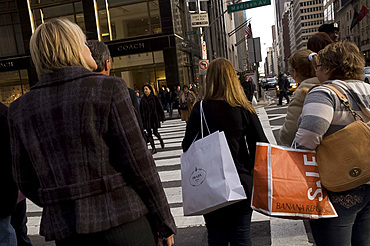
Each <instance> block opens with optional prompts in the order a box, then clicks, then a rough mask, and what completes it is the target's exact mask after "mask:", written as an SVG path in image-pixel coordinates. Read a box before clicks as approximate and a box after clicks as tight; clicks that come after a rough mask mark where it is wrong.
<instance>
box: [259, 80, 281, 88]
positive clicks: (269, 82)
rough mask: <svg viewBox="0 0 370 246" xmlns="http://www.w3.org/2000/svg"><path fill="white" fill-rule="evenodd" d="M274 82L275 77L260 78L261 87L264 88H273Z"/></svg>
mask: <svg viewBox="0 0 370 246" xmlns="http://www.w3.org/2000/svg"><path fill="white" fill-rule="evenodd" d="M276 84H277V80H276V78H266V79H265V80H262V87H263V89H265V90H268V89H269V88H275V86H276Z"/></svg>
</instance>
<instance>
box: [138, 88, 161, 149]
mask: <svg viewBox="0 0 370 246" xmlns="http://www.w3.org/2000/svg"><path fill="white" fill-rule="evenodd" d="M143 92H144V96H143V97H142V98H141V102H140V113H141V118H142V120H143V126H144V129H145V130H146V131H147V133H148V141H149V143H150V145H151V146H152V154H155V153H157V150H156V148H155V145H154V139H153V134H154V135H155V136H156V137H157V138H158V140H159V143H160V144H161V148H164V142H163V139H162V138H161V135H159V132H158V128H159V127H161V122H162V123H163V122H164V120H165V118H164V112H163V109H162V105H161V102H160V101H159V99H158V97H157V96H156V95H154V91H153V88H152V86H150V85H144V86H143ZM152 130H153V131H152Z"/></svg>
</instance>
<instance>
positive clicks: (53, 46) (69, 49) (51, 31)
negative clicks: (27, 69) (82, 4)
mask: <svg viewBox="0 0 370 246" xmlns="http://www.w3.org/2000/svg"><path fill="white" fill-rule="evenodd" d="M85 42H86V36H85V34H84V33H83V32H82V30H81V28H80V27H79V26H78V25H77V24H75V23H72V22H71V21H69V20H68V19H53V20H50V21H48V22H45V23H43V24H41V25H40V26H39V27H37V29H36V31H35V32H34V33H33V34H32V36H31V40H30V51H31V56H32V61H33V63H34V65H35V67H36V72H37V75H38V77H41V75H43V74H45V73H51V72H53V71H55V70H57V69H60V68H63V67H67V66H82V67H85V68H86V69H88V70H90V71H91V70H92V69H91V68H90V67H89V66H88V65H87V63H86V61H85V59H84V58H83V56H82V45H83V44H84V43H85Z"/></svg>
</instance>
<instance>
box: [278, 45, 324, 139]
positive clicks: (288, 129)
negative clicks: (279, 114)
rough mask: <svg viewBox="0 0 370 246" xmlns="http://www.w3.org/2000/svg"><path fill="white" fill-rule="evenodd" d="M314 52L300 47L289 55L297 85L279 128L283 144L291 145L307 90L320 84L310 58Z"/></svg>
mask: <svg viewBox="0 0 370 246" xmlns="http://www.w3.org/2000/svg"><path fill="white" fill-rule="evenodd" d="M315 55H316V53H313V52H312V51H311V50H308V49H301V50H297V51H296V52H294V53H293V54H292V55H291V56H290V57H289V66H290V69H291V75H292V77H293V79H294V80H295V81H296V82H297V83H298V84H299V87H298V88H297V90H296V91H295V92H294V94H293V98H292V100H291V102H290V104H289V106H288V111H287V115H286V117H285V122H284V125H283V127H282V128H281V129H280V132H279V138H280V141H281V143H282V144H283V145H285V146H291V145H292V142H293V139H294V136H295V133H296V132H297V129H298V123H297V121H298V118H299V116H300V115H301V113H302V107H303V102H304V99H305V98H306V95H307V93H308V91H309V90H310V89H311V88H312V87H313V86H315V85H318V84H320V82H319V80H318V79H317V77H316V75H315V69H314V68H313V65H312V60H313V58H314V56H315Z"/></svg>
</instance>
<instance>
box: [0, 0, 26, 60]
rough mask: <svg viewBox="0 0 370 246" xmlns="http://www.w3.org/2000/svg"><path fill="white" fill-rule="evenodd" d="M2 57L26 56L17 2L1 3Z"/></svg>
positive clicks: (0, 36) (0, 38) (0, 46)
mask: <svg viewBox="0 0 370 246" xmlns="http://www.w3.org/2000/svg"><path fill="white" fill-rule="evenodd" d="M0 40H1V45H0V57H7V56H16V55H23V54H25V49H24V45H23V36H22V30H21V24H20V20H19V14H18V12H17V7H16V3H15V1H2V2H0Z"/></svg>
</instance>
